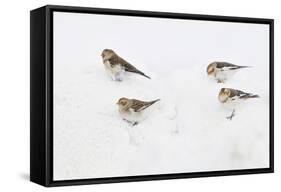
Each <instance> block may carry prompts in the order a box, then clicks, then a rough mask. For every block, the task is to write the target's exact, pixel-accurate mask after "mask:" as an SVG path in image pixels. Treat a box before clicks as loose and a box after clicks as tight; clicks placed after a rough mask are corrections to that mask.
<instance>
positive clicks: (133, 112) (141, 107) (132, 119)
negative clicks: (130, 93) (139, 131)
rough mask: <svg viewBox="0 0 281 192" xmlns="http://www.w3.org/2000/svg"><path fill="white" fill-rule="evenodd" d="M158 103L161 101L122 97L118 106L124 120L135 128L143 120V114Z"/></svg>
mask: <svg viewBox="0 0 281 192" xmlns="http://www.w3.org/2000/svg"><path fill="white" fill-rule="evenodd" d="M158 101H160V99H156V100H153V101H141V100H137V99H128V98H126V97H122V98H120V99H119V100H118V102H117V103H116V104H117V105H118V111H119V114H120V116H121V117H122V118H123V120H125V121H127V122H128V123H130V124H132V125H133V126H134V125H137V124H138V123H139V121H141V120H143V118H144V114H143V112H145V110H146V109H147V108H148V107H150V106H151V105H153V104H154V103H156V102H158Z"/></svg>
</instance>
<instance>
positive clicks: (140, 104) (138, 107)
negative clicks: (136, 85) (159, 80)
mask: <svg viewBox="0 0 281 192" xmlns="http://www.w3.org/2000/svg"><path fill="white" fill-rule="evenodd" d="M150 105H152V103H151V102H146V101H140V100H136V99H132V106H131V109H133V110H134V112H140V111H142V110H144V109H146V108H147V107H149V106H150Z"/></svg>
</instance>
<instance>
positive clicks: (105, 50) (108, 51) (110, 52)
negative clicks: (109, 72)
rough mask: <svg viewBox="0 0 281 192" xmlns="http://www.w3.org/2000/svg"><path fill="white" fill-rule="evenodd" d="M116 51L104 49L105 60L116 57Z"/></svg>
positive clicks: (102, 54) (103, 56)
mask: <svg viewBox="0 0 281 192" xmlns="http://www.w3.org/2000/svg"><path fill="white" fill-rule="evenodd" d="M114 54H115V53H114V51H113V50H112V49H104V50H103V51H102V53H101V56H102V58H103V59H110V58H111V57H112V56H113V55H114Z"/></svg>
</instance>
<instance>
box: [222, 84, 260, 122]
mask: <svg viewBox="0 0 281 192" xmlns="http://www.w3.org/2000/svg"><path fill="white" fill-rule="evenodd" d="M259 97H260V96H259V95H257V94H253V93H247V92H244V91H241V90H238V89H232V88H221V90H220V92H219V95H218V99H219V101H220V103H222V104H229V105H228V106H229V107H231V108H233V109H232V113H231V115H230V116H228V117H226V118H227V119H229V120H232V118H233V117H234V115H235V109H234V108H235V106H236V104H240V103H241V102H242V101H245V100H248V99H252V98H259Z"/></svg>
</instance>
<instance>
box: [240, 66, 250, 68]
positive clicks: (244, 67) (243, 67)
mask: <svg viewBox="0 0 281 192" xmlns="http://www.w3.org/2000/svg"><path fill="white" fill-rule="evenodd" d="M250 67H253V66H239V67H238V68H250Z"/></svg>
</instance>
